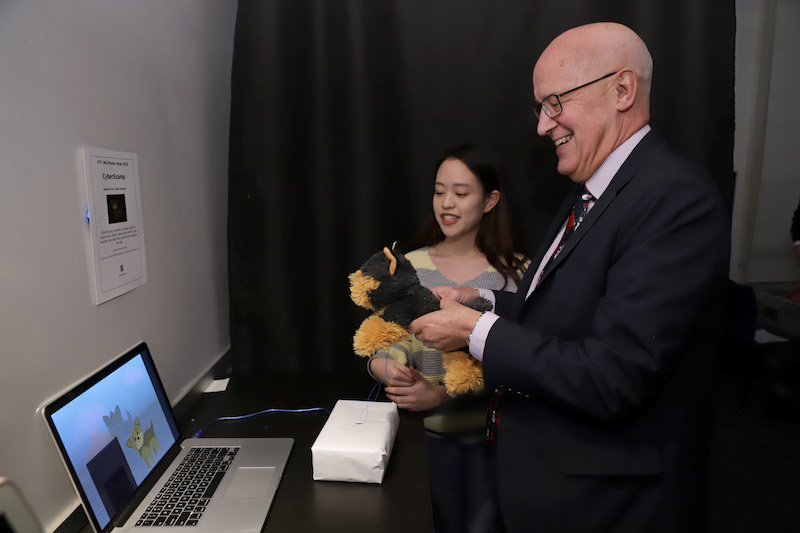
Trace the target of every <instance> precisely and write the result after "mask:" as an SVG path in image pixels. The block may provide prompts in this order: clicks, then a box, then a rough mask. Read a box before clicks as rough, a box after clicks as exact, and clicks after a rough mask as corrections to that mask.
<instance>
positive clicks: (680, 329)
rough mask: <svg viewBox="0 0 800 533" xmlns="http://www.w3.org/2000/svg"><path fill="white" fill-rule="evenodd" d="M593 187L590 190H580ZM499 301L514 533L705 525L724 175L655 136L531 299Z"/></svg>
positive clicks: (500, 449)
mask: <svg viewBox="0 0 800 533" xmlns="http://www.w3.org/2000/svg"><path fill="white" fill-rule="evenodd" d="M576 191H577V187H576ZM572 198H573V197H572V196H571V197H570V198H569V199H568V200H567V201H565V203H564V205H563V207H562V209H561V211H560V212H559V214H558V216H557V218H556V220H554V223H553V226H552V228H551V229H550V231H549V233H548V234H547V235H546V237H545V241H544V242H543V243H542V250H541V251H540V253H539V256H538V257H534V262H533V263H532V266H531V268H530V269H529V270H528V275H527V276H526V279H524V280H523V282H522V285H521V287H520V289H519V291H518V292H517V294H515V295H514V294H502V293H499V292H498V293H496V296H497V307H496V310H497V313H498V314H499V315H500V316H501V318H500V319H499V320H498V321H497V322H496V323H495V324H494V326H493V327H492V330H491V332H490V334H489V336H488V338H487V342H486V347H485V351H484V361H483V363H484V376H485V380H486V384H487V387H497V386H501V385H502V386H505V387H509V388H511V389H514V390H516V391H519V393H521V394H505V395H504V396H503V400H502V404H501V407H500V411H499V414H500V422H499V429H498V439H497V455H498V476H499V484H500V500H501V505H502V508H503V514H504V518H505V519H506V521H507V527H508V528H509V531H542V532H546V533H553V532H560V531H571V532H580V533H588V532H594V531H613V532H628V531H630V532H647V533H653V532H662V531H664V532H666V531H676V532H677V531H680V532H682V533H685V532H690V531H701V530H703V529H704V527H705V499H706V490H707V487H706V484H705V479H706V472H707V468H706V465H707V453H708V446H709V441H710V428H711V423H712V420H711V408H712V404H711V400H712V398H711V393H712V384H711V377H712V363H713V361H714V352H715V349H716V346H717V344H718V341H719V336H720V332H721V331H722V325H723V322H722V321H723V320H724V317H725V313H724V307H723V306H724V294H725V292H724V291H725V286H726V282H727V279H728V263H729V255H730V253H729V249H730V224H729V221H728V217H727V214H726V210H725V209H724V207H723V204H722V202H721V199H720V196H719V194H718V192H717V190H716V188H715V187H714V185H713V184H712V183H711V182H710V180H709V179H708V177H707V176H706V175H705V174H703V173H702V172H701V171H700V170H698V169H697V168H695V167H693V166H692V165H690V164H689V163H688V162H686V161H684V160H683V159H681V158H680V157H678V156H677V155H676V154H675V153H674V152H672V150H671V149H670V148H669V147H668V146H667V144H666V143H665V142H664V141H662V140H661V139H659V138H658V137H657V136H656V135H655V134H653V133H652V132H651V133H649V134H648V135H647V136H645V138H644V139H643V140H642V141H641V142H640V143H639V145H638V146H637V147H636V148H635V149H634V151H633V152H632V153H631V155H630V157H629V158H628V160H627V161H626V162H625V163H624V164H623V166H622V167H621V168H620V170H619V171H618V172H617V174H616V176H615V177H614V178H613V180H612V181H611V184H610V185H609V187H608V189H606V191H605V193H603V195H602V196H601V198H600V199H599V200H598V201H597V203H596V204H595V205H594V207H593V208H592V209H591V211H589V213H588V214H587V216H586V218H585V219H584V221H583V223H582V224H581V225H580V226H579V227H578V229H577V230H576V231H575V233H574V234H573V235H572V236H571V237H570V238H569V239H568V241H567V244H566V246H565V247H564V249H563V250H562V252H561V253H560V255H559V256H558V258H557V259H556V260H555V261H554V262H553V263H552V264H551V265H550V267H549V268H548V273H547V275H546V276H545V277H544V279H543V280H542V282H541V284H540V285H539V287H538V288H537V289H536V291H535V292H534V293H533V294H532V295H531V297H530V298H529V299H527V300H526V299H525V295H526V293H527V290H528V287H529V286H530V282H531V278H532V277H533V272H534V270H535V266H534V265H537V264H538V261H539V260H540V259H541V256H542V255H543V254H544V251H545V249H546V248H547V247H548V246H549V244H550V243H551V242H552V240H553V238H554V237H555V235H556V233H557V231H558V229H559V227H560V225H561V224H562V223H563V220H564V219H566V216H567V213H568V211H569V209H570V206H571V203H572Z"/></svg>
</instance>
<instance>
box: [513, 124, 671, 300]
mask: <svg viewBox="0 0 800 533" xmlns="http://www.w3.org/2000/svg"><path fill="white" fill-rule="evenodd" d="M660 142H661V139H660V138H659V137H657V136H656V135H655V134H654V133H653V132H649V133H648V134H647V135H645V136H644V138H643V139H642V140H641V141H640V142H639V144H637V145H636V148H634V149H633V151H632V152H631V155H630V156H628V159H626V160H625V162H624V163H623V164H622V166H621V167H620V169H619V170H618V171H617V173H616V174H615V175H614V177H613V178H612V179H611V182H610V183H609V184H608V187H607V188H606V190H605V191H604V192H603V194H602V195H601V196H600V199H598V200H597V202H596V203H595V204H594V205H593V206H592V208H591V209H590V210H589V212H588V213H587V214H586V217H585V218H584V219H583V222H582V223H581V225H580V226H578V228H577V229H576V230H575V232H574V233H573V234H572V235H570V237H569V238H568V239H567V241H566V244H565V245H564V248H563V249H562V250H561V252H560V253H559V254H558V257H556V258H555V259H554V260H553V261H552V262H551V263H550V265H549V266H548V268H547V272H545V275H544V277H543V278H542V282H544V280H546V279H547V277H548V276H549V275H550V274H552V273H553V272H554V271H555V270H556V269H557V268H558V266H559V265H560V264H561V263H563V262H564V261H565V260H566V259H567V257H569V255H570V253H571V252H572V250H574V249H575V247H576V246H578V245H579V244H580V242H581V241H582V240H583V238H584V236H586V235H587V234H588V233H589V231H590V230H591V228H592V226H594V224H595V223H596V222H597V221H598V220H599V219H600V217H601V216H603V212H604V211H605V210H606V209H607V208H608V206H610V205H611V203H612V202H613V201H614V200H615V199H616V197H617V195H618V194H619V192H620V191H621V190H622V189H624V188H625V186H626V185H627V184H628V182H630V180H631V178H633V176H634V175H635V174H636V171H637V169H638V168H639V166H640V164H641V162H642V160H643V159H644V158H645V157H646V156H647V154H649V153H650V152H651V151H652V150H653V148H654V147H655V146H656V145H657V144H659V143H660ZM578 190H580V185H578V186H577V187H576V188H575V189H574V190H573V194H572V195H571V196H570V197H569V198H568V199H567V201H566V202H565V205H566V208H565V207H564V205H562V207H561V209H560V210H559V214H558V216H557V218H556V224H557V225H556V228H555V230H554V231H553V230H552V228H551V232H550V233H549V235H550V238H549V240H547V241H546V242H545V246H546V247H549V246H550V245H551V244H552V243H553V239H555V236H556V234H557V232H558V230H559V229H560V228H561V226H562V225H563V224H564V220H566V218H567V216H568V214H569V210H570V209H571V208H572V199H573V198H575V196H576V195H577V194H578V192H577V191H578ZM544 253H545V252H542V254H541V255H539V260H540V261H541V259H542V256H543V255H544ZM538 264H539V263H536V265H537V266H538ZM526 274H527V273H526ZM527 277H528V276H527V275H526V278H527ZM531 282H533V281H532V280H531ZM529 289H530V283H527V284H526V285H525V292H524V293H523V295H527V294H528V290H529ZM522 301H523V302H524V296H523V300H522Z"/></svg>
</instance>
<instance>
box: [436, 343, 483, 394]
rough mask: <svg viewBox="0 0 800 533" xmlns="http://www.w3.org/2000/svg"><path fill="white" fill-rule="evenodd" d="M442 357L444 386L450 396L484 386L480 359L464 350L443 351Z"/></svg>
mask: <svg viewBox="0 0 800 533" xmlns="http://www.w3.org/2000/svg"><path fill="white" fill-rule="evenodd" d="M442 359H443V361H444V372H445V374H444V388H445V391H446V392H447V394H448V396H457V395H459V394H463V393H465V392H467V391H469V390H475V391H477V390H480V389H482V388H483V364H481V362H480V361H478V360H477V359H475V358H474V357H471V356H469V355H468V354H466V353H464V352H448V353H443V354H442Z"/></svg>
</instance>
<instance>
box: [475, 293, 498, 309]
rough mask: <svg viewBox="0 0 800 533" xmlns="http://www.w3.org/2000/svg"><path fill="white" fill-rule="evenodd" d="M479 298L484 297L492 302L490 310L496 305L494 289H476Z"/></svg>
mask: <svg viewBox="0 0 800 533" xmlns="http://www.w3.org/2000/svg"><path fill="white" fill-rule="evenodd" d="M478 292H479V293H480V297H481V298H485V299H486V300H489V301H490V302H492V310H494V308H495V306H496V305H497V298H495V297H494V291H490V290H489V289H478Z"/></svg>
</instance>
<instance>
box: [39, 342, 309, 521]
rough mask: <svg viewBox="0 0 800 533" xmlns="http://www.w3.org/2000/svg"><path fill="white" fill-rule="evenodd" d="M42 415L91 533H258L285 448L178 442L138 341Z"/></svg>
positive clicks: (288, 444) (247, 442)
mask: <svg viewBox="0 0 800 533" xmlns="http://www.w3.org/2000/svg"><path fill="white" fill-rule="evenodd" d="M43 414H44V417H45V420H46V421H47V426H48V428H49V430H50V433H51V434H52V436H53V439H54V440H55V443H56V446H57V447H58V451H59V453H60V454H61V458H62V460H63V461H64V465H65V466H66V469H67V472H68V473H69V476H70V478H71V480H72V483H73V485H74V486H75V490H76V491H77V492H78V494H79V496H80V499H81V503H82V504H83V507H84V509H85V510H86V514H87V515H88V518H89V522H90V523H91V525H92V527H93V528H94V530H95V531H96V532H98V533H106V532H110V531H115V532H135V531H140V532H144V531H148V532H152V531H161V530H168V531H175V530H180V531H184V532H191V533H206V532H209V533H211V532H213V533H219V532H220V531H226V532H231V533H238V532H242V533H244V532H247V533H249V532H258V531H261V529H262V527H263V525H264V522H265V520H266V518H267V513H268V512H269V508H270V505H271V504H272V500H273V498H274V497H275V493H276V491H277V490H278V484H279V483H280V481H281V477H282V475H283V470H284V468H285V466H286V462H287V461H288V459H289V454H290V452H291V449H292V445H293V444H294V439H291V438H184V437H182V436H181V434H180V431H179V430H178V424H177V421H176V418H175V415H174V413H173V411H172V408H171V406H170V403H169V400H168V398H167V394H166V392H165V391H164V387H163V385H162V384H161V379H160V378H159V377H158V373H157V372H156V367H155V364H154V363H153V359H152V357H151V355H150V350H149V349H148V347H147V344H145V343H144V342H142V343H140V344H139V345H138V346H136V347H134V348H132V349H131V350H129V351H127V352H126V353H124V354H123V355H122V356H120V357H118V358H117V359H115V360H114V361H112V362H111V363H109V364H108V365H106V366H105V367H104V368H102V369H100V370H99V371H97V372H95V373H94V374H92V375H91V376H89V377H87V378H86V379H84V380H83V381H81V382H80V383H79V384H78V385H76V386H74V387H72V388H71V389H69V390H68V391H67V392H65V393H64V394H62V395H60V396H58V397H57V398H56V399H54V400H52V401H51V402H49V403H48V404H47V405H46V406H45V407H44V409H43Z"/></svg>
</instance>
